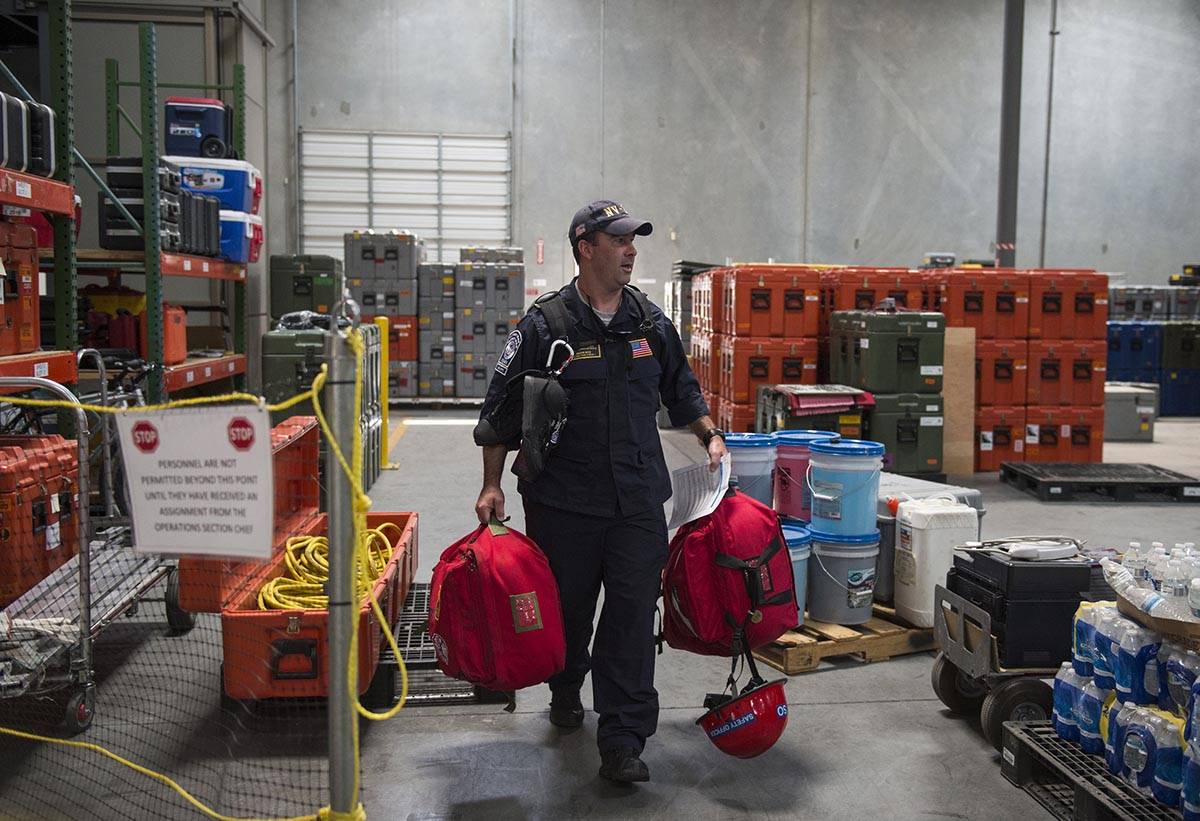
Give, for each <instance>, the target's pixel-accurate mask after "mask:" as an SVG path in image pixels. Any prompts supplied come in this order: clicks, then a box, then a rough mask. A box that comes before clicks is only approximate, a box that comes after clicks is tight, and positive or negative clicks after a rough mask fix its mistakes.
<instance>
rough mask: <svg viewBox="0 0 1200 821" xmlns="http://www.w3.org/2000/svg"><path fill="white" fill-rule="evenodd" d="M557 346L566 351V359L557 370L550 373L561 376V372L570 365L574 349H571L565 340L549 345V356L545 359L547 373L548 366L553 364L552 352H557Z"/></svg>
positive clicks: (573, 356)
mask: <svg viewBox="0 0 1200 821" xmlns="http://www.w3.org/2000/svg"><path fill="white" fill-rule="evenodd" d="M559 345H562V346H563V347H564V348H566V349H567V358H566V359H564V360H563V363H562V364H561V365H559V366H558V370H555V371H550V372H551V373H553V374H554V375H555V376H562V372H563V371H564V370H565V369H566V367H567V365H570V364H571V360H572V359H574V358H575V349H574V348H572V347H571V345H570V343H569V342H567V340H565V339H556V340H554V341H553V342H551V343H550V355H549V356H547V357H546V370H548V371H549V370H550V366H551V365H553V364H554V352H555V351H557V350H558V346H559Z"/></svg>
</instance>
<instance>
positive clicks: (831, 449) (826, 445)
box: [808, 439, 887, 456]
mask: <svg viewBox="0 0 1200 821" xmlns="http://www.w3.org/2000/svg"><path fill="white" fill-rule="evenodd" d="M808 449H809V450H811V451H812V452H813V453H828V454H830V455H832V456H883V454H884V452H885V451H886V450H887V448H885V447H884V446H883V444H882V443H880V442H868V441H867V440H865V439H839V440H837V441H833V442H829V441H824V442H813V443H812V444H811V445H809V446H808Z"/></svg>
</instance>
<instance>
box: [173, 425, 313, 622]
mask: <svg viewBox="0 0 1200 821" xmlns="http://www.w3.org/2000/svg"><path fill="white" fill-rule="evenodd" d="M319 436H320V432H319V430H318V428H317V419H316V417H315V416H293V417H290V418H288V419H285V420H284V421H282V422H280V423H279V424H278V425H276V426H275V427H274V428H272V429H271V470H272V472H273V474H274V479H273V483H274V486H275V498H274V524H273V529H274V545H273V549H274V551H275V553H276V554H278V553H279V552H280V551H281V550H282V549H283V545H284V543H285V542H286V541H287V539H288V537H289V536H295V535H297V534H299V533H304V532H305V529H306V528H307V527H308V526H309V525H310V524H311V523H312V522H313V520H315V519H316V517H317V509H318V506H319V504H320V485H319V483H318V479H317V467H318V461H319V459H320V438H319ZM262 566H263V562H260V561H255V560H247V559H220V558H211V557H208V556H180V557H179V606H180V607H182V608H183V609H184V610H188V611H190V612H192V613H219V612H220V611H221V607H222V606H223V605H224V604H225V603H226V602H228V601H229V600H230V599H231V598H233V597H234V596H235V595H236V594H237V593H238V592H240V591H241V590H242V589H243V588H244V587H245V586H246V585H247V584H248V583H249V582H250V580H251V578H252V577H253V576H254V574H255V573H257V572H258V571H259V570H260V569H261V567H262Z"/></svg>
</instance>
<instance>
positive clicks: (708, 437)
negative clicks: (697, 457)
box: [700, 428, 725, 448]
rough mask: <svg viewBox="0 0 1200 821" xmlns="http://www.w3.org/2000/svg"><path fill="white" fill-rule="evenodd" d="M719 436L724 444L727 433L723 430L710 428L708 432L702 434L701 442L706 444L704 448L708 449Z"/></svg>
mask: <svg viewBox="0 0 1200 821" xmlns="http://www.w3.org/2000/svg"><path fill="white" fill-rule="evenodd" d="M717 436H720V437H721V441H722V442H724V441H725V431H723V430H721V429H720V428H709V429H708V430H706V431H704V433H702V434H700V441H701V442H702V443H703V444H704V447H705V448H707V447H708V446H709V444H710V443H711V442H712V440H713V439H714V438H715V437H717Z"/></svg>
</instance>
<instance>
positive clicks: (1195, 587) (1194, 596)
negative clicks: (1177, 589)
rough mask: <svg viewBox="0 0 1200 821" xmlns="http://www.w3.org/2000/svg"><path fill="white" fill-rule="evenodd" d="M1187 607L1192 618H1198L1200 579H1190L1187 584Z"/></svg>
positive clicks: (1199, 611) (1199, 615) (1199, 613)
mask: <svg viewBox="0 0 1200 821" xmlns="http://www.w3.org/2000/svg"><path fill="white" fill-rule="evenodd" d="M1188 609H1189V610H1191V611H1192V618H1194V619H1200V579H1192V581H1191V583H1190V584H1188Z"/></svg>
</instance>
